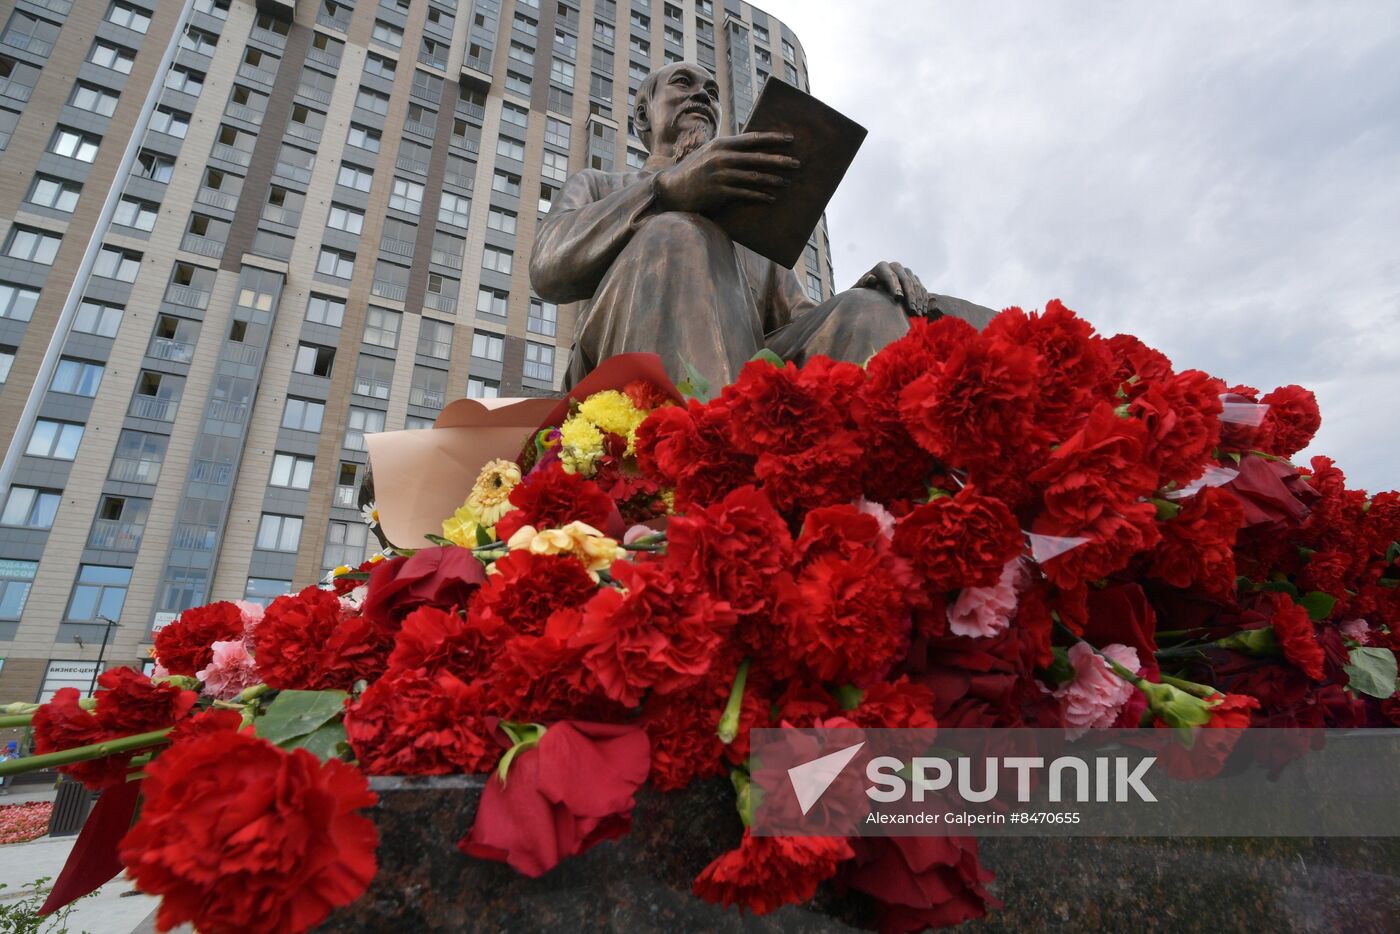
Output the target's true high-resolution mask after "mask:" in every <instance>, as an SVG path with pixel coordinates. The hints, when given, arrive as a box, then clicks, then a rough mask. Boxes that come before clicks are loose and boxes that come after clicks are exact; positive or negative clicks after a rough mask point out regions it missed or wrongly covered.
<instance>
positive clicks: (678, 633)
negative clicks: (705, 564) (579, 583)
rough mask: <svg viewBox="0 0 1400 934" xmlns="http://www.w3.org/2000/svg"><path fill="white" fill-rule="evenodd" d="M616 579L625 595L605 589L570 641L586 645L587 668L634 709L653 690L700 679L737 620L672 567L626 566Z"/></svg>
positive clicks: (726, 607)
mask: <svg viewBox="0 0 1400 934" xmlns="http://www.w3.org/2000/svg"><path fill="white" fill-rule="evenodd" d="M612 576H613V577H614V578H615V579H616V580H618V581H619V582H620V583H621V584H622V585H623V587H624V588H626V590H625V592H624V591H618V590H614V589H611V588H608V589H605V590H601V591H599V592H598V594H597V595H596V596H594V597H593V599H591V600H589V601H588V603H587V605H585V606H584V608H583V623H582V625H581V626H580V627H579V630H578V632H576V633H575V634H574V636H573V638H572V639H571V640H570V644H571V645H575V646H584V647H587V649H588V651H587V653H586V654H585V655H584V664H586V665H587V666H588V668H589V670H590V671H592V672H593V673H594V674H595V675H597V676H598V681H599V683H600V684H602V686H603V690H604V691H605V692H606V693H607V695H608V697H610V698H612V699H613V700H615V701H617V702H618V703H621V704H625V705H627V706H629V707H631V706H635V705H636V704H637V703H639V702H640V701H641V699H642V693H643V692H644V691H646V690H647V689H654V690H657V691H660V692H661V693H663V694H664V693H667V692H670V691H679V690H682V689H684V688H686V687H688V686H690V685H692V684H695V683H696V682H697V681H699V680H700V678H701V677H703V676H704V675H705V674H706V673H707V672H708V671H709V670H710V664H711V662H712V661H713V659H714V656H715V650H716V649H717V648H718V647H719V645H720V643H721V642H722V641H723V638H724V635H725V633H726V631H727V630H728V629H730V628H731V627H732V626H733V625H734V623H735V622H736V620H737V617H736V616H735V614H734V610H733V609H732V608H731V607H730V606H729V604H728V603H725V602H724V601H722V600H716V599H715V598H714V597H713V596H711V595H710V594H709V593H707V592H706V591H704V590H701V589H700V588H699V587H697V586H696V585H695V584H694V583H693V582H691V581H689V580H686V579H684V578H682V577H681V576H680V575H678V574H677V573H676V571H675V570H674V569H673V568H672V567H670V566H669V565H665V564H660V563H648V564H630V563H628V562H626V561H621V562H618V563H616V564H614V565H613V566H612Z"/></svg>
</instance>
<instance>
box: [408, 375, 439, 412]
mask: <svg viewBox="0 0 1400 934" xmlns="http://www.w3.org/2000/svg"><path fill="white" fill-rule="evenodd" d="M446 402H447V371H446V370H438V369H434V368H432V367H426V366H416V367H414V368H413V382H412V384H411V385H410V386H409V390H408V403H409V405H421V406H423V407H424V408H429V409H440V408H442V407H443V405H445V404H446Z"/></svg>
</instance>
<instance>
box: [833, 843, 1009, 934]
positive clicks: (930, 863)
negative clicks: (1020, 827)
mask: <svg viewBox="0 0 1400 934" xmlns="http://www.w3.org/2000/svg"><path fill="white" fill-rule="evenodd" d="M852 847H853V849H854V851H855V860H854V861H853V862H852V863H851V864H850V865H849V866H848V867H847V869H846V870H845V871H844V872H843V873H842V874H841V879H842V881H844V882H845V883H846V884H847V885H849V886H850V887H851V888H853V889H855V890H856V891H858V892H864V893H866V894H867V895H869V896H871V897H872V898H874V899H875V904H876V912H877V913H878V917H879V924H880V931H881V932H882V934H890V932H904V931H922V930H925V929H926V928H932V927H949V926H952V925H954V924H961V923H962V922H964V921H971V920H972V919H974V918H980V917H982V916H983V915H984V914H986V913H987V909H988V908H1000V907H1001V902H999V901H998V900H997V899H995V898H993V897H992V895H991V893H989V892H988V891H987V883H988V882H991V881H992V879H993V878H994V877H993V875H992V874H991V873H990V872H988V871H987V870H986V869H983V868H982V865H981V863H979V862H978V860H977V838H976V837H886V838H866V837H857V838H855V839H854V840H853V841H852Z"/></svg>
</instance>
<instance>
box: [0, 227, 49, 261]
mask: <svg viewBox="0 0 1400 934" xmlns="http://www.w3.org/2000/svg"><path fill="white" fill-rule="evenodd" d="M62 240H63V238H62V237H60V236H59V235H58V234H51V233H49V232H48V231H44V230H34V229H32V228H29V227H12V228H10V242H9V244H8V245H7V246H6V247H5V255H6V256H11V257H14V258H15V259H27V260H30V261H31V262H35V263H43V264H44V265H45V266H51V265H53V260H54V257H55V256H57V255H58V245H59V243H60V242H62Z"/></svg>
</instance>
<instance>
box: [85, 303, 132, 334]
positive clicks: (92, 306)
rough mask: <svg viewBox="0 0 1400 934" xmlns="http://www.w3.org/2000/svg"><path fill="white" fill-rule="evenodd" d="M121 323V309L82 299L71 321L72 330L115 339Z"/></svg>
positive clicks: (117, 306)
mask: <svg viewBox="0 0 1400 934" xmlns="http://www.w3.org/2000/svg"><path fill="white" fill-rule="evenodd" d="M121 323H122V307H121V306H120V305H106V304H103V303H102V302H94V301H92V300H91V299H86V298H85V299H83V301H82V304H80V305H79V306H78V314H77V316H76V317H75V318H74V319H73V330H75V331H82V332H83V333H84V334H96V335H97V336H99V337H116V336H117V328H118V327H120V326H121Z"/></svg>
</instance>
